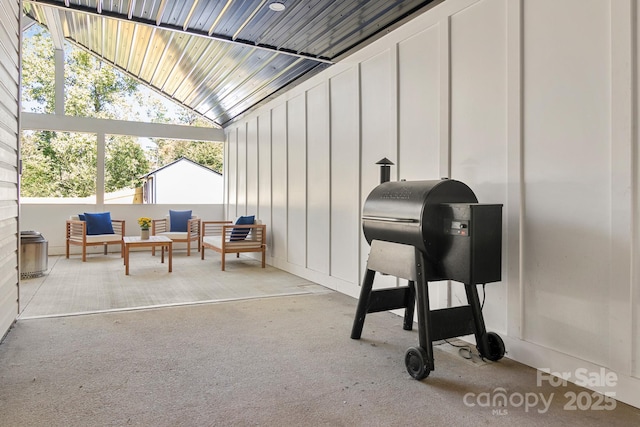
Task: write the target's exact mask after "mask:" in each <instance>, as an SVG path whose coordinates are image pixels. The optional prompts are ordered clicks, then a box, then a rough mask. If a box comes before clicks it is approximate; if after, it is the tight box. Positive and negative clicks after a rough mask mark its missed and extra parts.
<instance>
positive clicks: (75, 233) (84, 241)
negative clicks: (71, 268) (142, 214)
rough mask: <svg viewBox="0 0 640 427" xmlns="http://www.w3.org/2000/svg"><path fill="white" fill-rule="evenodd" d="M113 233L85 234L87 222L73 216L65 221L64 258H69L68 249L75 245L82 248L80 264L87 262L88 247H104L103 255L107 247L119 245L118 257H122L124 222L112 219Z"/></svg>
mask: <svg viewBox="0 0 640 427" xmlns="http://www.w3.org/2000/svg"><path fill="white" fill-rule="evenodd" d="M111 226H112V228H113V233H112V234H111V233H106V234H87V222H86V221H84V220H81V219H80V218H79V216H77V215H74V216H72V217H71V219H68V220H67V227H66V257H67V258H69V247H70V246H71V245H77V246H81V247H82V262H85V261H87V247H88V246H104V254H105V255H106V254H107V246H108V245H120V256H121V257H123V256H124V242H123V240H122V238H123V237H124V234H125V222H124V220H122V219H112V220H111Z"/></svg>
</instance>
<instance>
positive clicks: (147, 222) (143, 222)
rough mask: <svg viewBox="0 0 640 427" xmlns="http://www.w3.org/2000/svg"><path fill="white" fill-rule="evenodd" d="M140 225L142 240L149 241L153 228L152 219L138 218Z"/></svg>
mask: <svg viewBox="0 0 640 427" xmlns="http://www.w3.org/2000/svg"><path fill="white" fill-rule="evenodd" d="M138 225H140V239H142V240H148V239H149V227H151V218H147V217H146V216H143V217H140V218H138Z"/></svg>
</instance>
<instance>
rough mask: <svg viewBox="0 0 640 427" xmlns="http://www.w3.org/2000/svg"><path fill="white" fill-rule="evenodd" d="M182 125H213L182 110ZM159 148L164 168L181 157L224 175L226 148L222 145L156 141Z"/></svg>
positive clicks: (179, 115)
mask: <svg viewBox="0 0 640 427" xmlns="http://www.w3.org/2000/svg"><path fill="white" fill-rule="evenodd" d="M178 120H179V121H180V123H182V124H184V125H188V126H198V127H212V125H211V123H210V122H209V121H208V120H206V119H203V118H202V117H201V116H199V115H198V114H196V113H194V112H193V111H189V110H184V109H183V110H180V112H179V114H178ZM155 142H156V144H157V146H158V156H157V158H158V165H157V166H164V165H166V164H169V163H171V162H173V161H175V160H178V159H179V158H181V157H186V158H188V159H189V160H193V161H194V162H196V163H199V164H201V165H203V166H206V167H208V168H211V169H213V170H215V171H217V172H220V173H222V167H223V160H224V147H223V145H222V143H216V142H207V141H175V140H166V139H157V140H155Z"/></svg>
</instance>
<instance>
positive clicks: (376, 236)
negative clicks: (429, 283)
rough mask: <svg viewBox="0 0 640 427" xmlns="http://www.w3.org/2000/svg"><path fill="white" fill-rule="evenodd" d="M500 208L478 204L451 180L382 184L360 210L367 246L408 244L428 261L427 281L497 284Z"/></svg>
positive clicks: (498, 274)
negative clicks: (391, 243)
mask: <svg viewBox="0 0 640 427" xmlns="http://www.w3.org/2000/svg"><path fill="white" fill-rule="evenodd" d="M501 209H502V205H484V204H478V199H477V198H476V196H475V194H474V193H473V191H472V190H471V189H470V188H469V187H468V186H467V185H466V184H464V183H462V182H460V181H456V180H451V179H442V180H433V181H395V182H386V183H383V184H380V185H378V186H377V187H376V188H374V189H373V190H372V191H371V193H370V194H369V196H368V197H367V200H366V201H365V204H364V206H363V212H362V227H363V232H364V235H365V238H366V239H367V242H368V243H369V244H371V242H372V241H373V240H382V241H386V242H393V243H401V244H405V245H411V246H413V247H415V248H416V249H418V250H420V251H422V252H423V253H424V254H425V256H426V260H427V262H428V265H427V269H426V274H427V279H428V280H445V279H449V280H456V281H459V282H462V283H487V282H495V281H499V280H501V279H500V277H501V275H500V264H501V249H502V243H501V232H502V226H501V221H502V216H501Z"/></svg>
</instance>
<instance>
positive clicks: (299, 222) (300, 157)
mask: <svg viewBox="0 0 640 427" xmlns="http://www.w3.org/2000/svg"><path fill="white" fill-rule="evenodd" d="M305 103H306V99H305V95H304V94H301V95H298V96H296V97H295V98H293V99H291V100H290V101H289V102H288V103H287V138H288V145H287V148H288V150H287V151H288V156H287V169H288V177H287V194H288V198H287V212H288V221H287V229H288V231H287V261H288V262H290V263H291V264H295V265H299V266H302V267H305V266H306V246H307V233H306V228H307V191H306V190H307V179H306V174H307V149H306V145H307V139H306V119H305V117H306V108H305Z"/></svg>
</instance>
